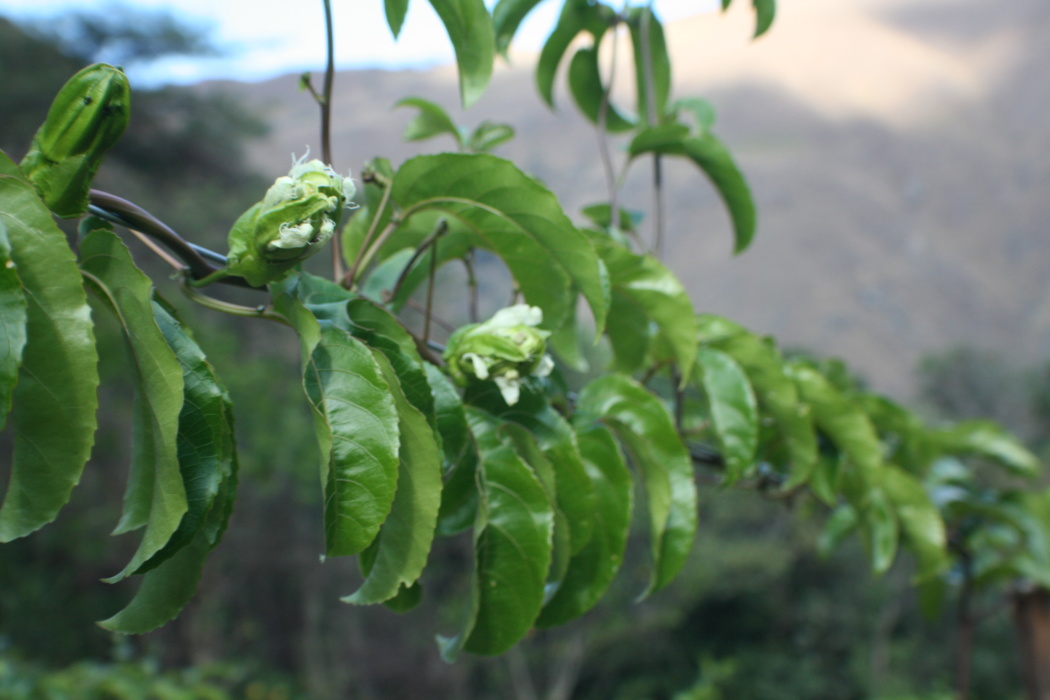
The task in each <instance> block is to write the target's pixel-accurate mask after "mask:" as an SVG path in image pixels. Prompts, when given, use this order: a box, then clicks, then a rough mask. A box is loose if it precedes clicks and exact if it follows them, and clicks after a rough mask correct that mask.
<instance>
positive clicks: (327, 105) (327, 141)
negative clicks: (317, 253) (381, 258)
mask: <svg viewBox="0 0 1050 700" xmlns="http://www.w3.org/2000/svg"><path fill="white" fill-rule="evenodd" d="M324 23H325V40H326V43H327V51H328V58H327V62H326V64H325V70H324V88H323V89H322V94H321V100H320V105H321V157H322V158H323V159H324V162H325V163H327V164H328V165H329V166H331V167H333V168H334V167H335V164H334V163H333V162H332V83H333V82H334V80H335V28H334V26H333V22H332V0H324ZM345 274H346V271H345V269H344V268H343V237H342V235H341V234H336V235H335V236H332V279H333V280H334V281H336V282H339V281H340V280H341V279H343V276H344V275H345Z"/></svg>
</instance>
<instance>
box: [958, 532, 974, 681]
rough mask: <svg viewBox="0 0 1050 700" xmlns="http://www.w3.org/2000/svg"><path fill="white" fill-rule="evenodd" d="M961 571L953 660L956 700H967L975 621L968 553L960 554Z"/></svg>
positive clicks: (970, 565)
mask: <svg viewBox="0 0 1050 700" xmlns="http://www.w3.org/2000/svg"><path fill="white" fill-rule="evenodd" d="M960 558H961V562H960V563H961V564H962V569H963V583H962V591H961V592H960V593H959V605H958V607H957V608H956V613H955V619H956V622H957V623H958V625H959V632H958V639H959V642H958V647H957V649H956V654H957V656H956V660H955V697H956V700H968V698H969V697H970V671H971V666H972V660H973V636H974V626H975V624H976V621H975V619H974V616H973V614H972V613H971V607H972V604H973V572H972V570H971V569H972V562H971V561H970V555H969V553H968V552H963V553H962V554H961V557H960Z"/></svg>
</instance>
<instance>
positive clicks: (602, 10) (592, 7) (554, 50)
mask: <svg viewBox="0 0 1050 700" xmlns="http://www.w3.org/2000/svg"><path fill="white" fill-rule="evenodd" d="M613 15H614V12H613V10H612V8H610V7H608V6H607V5H603V4H601V3H591V2H589V1H588V0H566V1H565V3H564V4H563V5H562V8H561V14H560V15H559V16H558V23H557V24H556V25H555V26H554V30H553V31H552V32H551V34H550V36H548V37H547V41H546V42H544V44H543V50H542V51H541V52H540V59H539V61H538V62H537V63H536V89H537V90H538V91H539V93H540V97H542V98H543V101H544V102H546V103H547V105H548V106H549V107H552V108H553V107H554V77H555V75H557V73H558V65H559V64H560V63H561V59H562V57H563V56H565V52H566V51H567V50H568V49H569V46H570V45H571V44H572V41H573V39H575V38H576V36H577V35H578V34H579V33H580V32H583V31H586V32H589V33H590V34H591V36H593V37H594V41H595V43H597V42H598V40H599V39H600V38H601V36H602V35H603V34H604V33H605V31H606V30H607V29H608V28H609V26H610V25H609V22H610V21H611V20H612V18H613Z"/></svg>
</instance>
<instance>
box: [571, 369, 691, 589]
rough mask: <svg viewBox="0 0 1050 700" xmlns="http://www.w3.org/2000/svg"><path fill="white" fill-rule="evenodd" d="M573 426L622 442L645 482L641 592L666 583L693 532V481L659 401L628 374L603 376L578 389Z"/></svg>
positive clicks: (683, 451)
mask: <svg viewBox="0 0 1050 700" xmlns="http://www.w3.org/2000/svg"><path fill="white" fill-rule="evenodd" d="M575 422H576V425H577V428H578V429H579V430H581V431H582V430H585V429H586V427H588V426H590V425H593V424H595V423H604V424H606V425H608V426H609V427H610V428H612V429H613V431H614V432H615V433H616V435H617V437H618V438H620V440H621V442H623V443H624V445H625V446H626V448H627V450H628V452H629V453H630V455H631V458H632V460H633V462H634V463H635V466H636V467H637V468H638V470H639V473H640V477H641V480H642V482H643V483H644V485H645V495H646V501H647V504H648V511H649V519H650V536H651V551H652V559H653V573H652V576H651V578H650V582H649V587H648V588H647V589H646V591H645V593H644V594H643V595H648V594H650V593H653V592H655V591H657V590H659V589H660V588H662V587H664V586H665V585H667V583H668V582H670V581H671V579H673V578H674V576H675V575H676V574H677V573H678V571H679V570H680V569H681V568H682V565H683V564H684V563H685V559H686V556H687V555H688V553H689V549H690V548H691V546H692V543H693V537H694V536H695V534H696V521H697V515H696V485H695V484H694V483H693V465H692V461H691V460H690V457H689V453H688V451H687V450H686V448H685V446H684V445H683V444H682V441H681V439H680V438H679V437H678V434H677V432H676V430H675V426H674V419H673V418H672V417H671V415H670V414H669V413H668V412H667V409H666V408H665V407H664V405H663V403H661V402H660V401H659V399H657V398H656V397H655V396H653V395H652V394H650V393H649V392H648V391H647V390H646V389H645V388H644V387H642V386H641V385H640V384H638V383H637V382H635V381H634V380H632V379H631V378H629V377H626V376H623V375H617V374H607V375H605V376H602V377H599V378H597V379H595V380H594V381H592V382H591V383H590V384H588V385H587V386H585V387H584V388H583V390H582V391H581V392H580V395H579V397H578V399H577V404H576V416H575Z"/></svg>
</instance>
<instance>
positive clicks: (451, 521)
mask: <svg viewBox="0 0 1050 700" xmlns="http://www.w3.org/2000/svg"><path fill="white" fill-rule="evenodd" d="M426 372H427V379H428V380H429V381H430V387H431V389H432V391H433V392H434V411H435V414H436V417H437V426H438V434H440V435H441V448H442V450H443V453H444V460H445V461H444V469H445V485H444V488H442V491H441V510H440V511H439V515H438V533H439V534H441V535H451V534H455V533H457V532H462V531H463V530H465V529H467V528H468V527H470V525H471V524H472V523H473V522H474V516H475V514H476V513H477V506H478V490H477V484H476V483H475V478H474V477H475V475H476V473H477V465H478V455H477V445H476V444H475V443H474V437H473V435H472V434H471V433H470V429H469V428H468V426H467V417H466V412H465V410H464V408H463V402H462V401H461V400H460V398H459V393H457V391H456V388H455V387H454V386H453V385H452V382H451V380H449V378H448V377H446V376H445V375H444V374H443V373H442V372H441V370H439V369H438V368H437V367H435V366H433V365H431V364H427V366H426Z"/></svg>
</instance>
